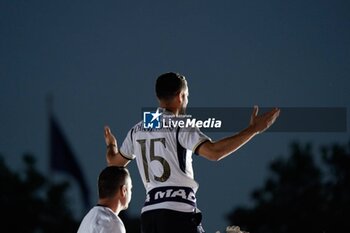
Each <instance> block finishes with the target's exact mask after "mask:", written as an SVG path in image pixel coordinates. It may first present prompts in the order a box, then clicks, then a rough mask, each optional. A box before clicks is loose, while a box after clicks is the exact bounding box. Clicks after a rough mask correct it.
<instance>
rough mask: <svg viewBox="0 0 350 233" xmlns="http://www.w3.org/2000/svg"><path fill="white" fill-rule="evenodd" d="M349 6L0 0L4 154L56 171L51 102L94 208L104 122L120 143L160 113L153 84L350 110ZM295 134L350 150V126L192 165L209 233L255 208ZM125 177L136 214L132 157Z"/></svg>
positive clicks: (217, 101) (269, 139) (222, 100)
mask: <svg viewBox="0 0 350 233" xmlns="http://www.w3.org/2000/svg"><path fill="white" fill-rule="evenodd" d="M349 12H350V4H349V1H347V0H328V1H326V0H320V1H310V0H296V1H256V0H254V1H231V0H230V1H229V0H227V1H194V0H188V1H177V2H174V1H152V2H149V1H127V2H124V1H116V0H114V1H75V0H73V1H72V0H70V1H67V0H64V1H24V0H22V1H20V0H18V1H6V0H1V1H0V29H1V30H0V32H1V36H0V79H1V85H0V109H1V115H0V127H1V130H0V153H1V154H3V155H4V156H5V158H6V161H7V162H8V163H9V164H11V166H13V167H14V168H16V169H19V170H20V169H22V167H21V166H20V165H19V164H20V157H21V156H22V154H23V153H24V152H31V153H33V154H34V155H36V156H37V157H38V159H39V161H38V163H39V166H40V168H41V169H42V170H43V171H44V172H47V171H48V166H47V163H48V118H47V108H46V102H45V98H46V96H47V95H48V94H49V93H50V94H52V95H53V96H54V106H53V112H54V114H55V116H56V117H57V118H58V120H59V122H60V124H61V126H62V128H63V130H64V132H65V134H66V135H67V137H68V140H69V141H70V142H71V145H72V147H73V149H74V151H75V152H76V155H77V157H78V160H79V162H80V164H81V166H82V169H83V170H84V172H85V174H86V178H87V180H88V181H89V184H90V187H91V191H92V193H93V194H94V195H93V200H92V201H94V200H96V198H97V197H96V194H95V183H96V176H97V174H98V173H99V171H100V170H101V169H102V168H103V166H104V165H105V160H104V154H105V145H104V139H103V126H104V125H105V124H109V125H110V126H111V127H112V130H113V131H114V132H115V133H116V135H117V137H118V140H119V143H121V142H122V140H123V139H124V137H125V134H126V133H127V131H128V129H129V128H130V127H131V126H132V125H133V124H134V123H136V122H137V121H138V120H140V117H141V115H140V112H141V108H142V107H149V106H156V105H157V101H156V99H155V95H154V81H155V79H156V77H157V76H158V75H159V74H161V73H163V72H167V71H177V72H180V73H182V74H184V75H185V76H186V78H187V80H188V83H189V88H190V104H189V106H191V107H250V106H253V105H254V104H258V105H260V106H266V107H269V106H280V107H346V108H349V105H350V104H349V100H350V88H349V86H350V85H349V84H350V82H349V77H350V65H349V64H350V30H349V28H350V14H349ZM281 117H283V113H282V115H281ZM317 117H322V116H317ZM348 120H349V117H348ZM247 122H248V119H247ZM226 135H228V133H222V134H211V135H210V136H212V138H213V139H216V138H218V137H221V136H226ZM292 140H299V141H301V142H312V143H314V147H315V148H314V149H315V151H317V146H318V145H319V144H322V143H323V144H325V143H326V144H329V143H332V142H336V141H337V142H347V141H348V140H349V130H348V131H347V132H346V133H288V132H285V133H266V134H264V135H260V136H258V137H257V138H255V139H254V140H253V141H252V142H250V143H249V144H248V145H247V146H245V147H244V148H242V149H241V150H240V151H238V152H237V153H236V155H235V156H232V157H229V158H227V159H225V160H223V161H221V162H218V163H213V162H209V161H205V160H204V159H202V158H194V168H195V176H196V179H197V180H198V181H199V183H200V189H199V192H198V199H199V207H200V208H201V209H202V210H203V212H204V213H205V216H204V225H205V226H206V229H207V231H208V232H215V230H218V229H223V228H224V227H225V226H226V224H227V223H226V222H225V221H224V218H223V215H224V214H227V213H228V212H229V211H230V210H231V209H232V208H234V207H236V206H237V205H240V204H251V202H250V199H249V193H250V191H251V190H252V189H253V188H255V187H257V186H258V185H260V184H261V182H262V181H263V180H264V178H265V177H266V175H267V174H268V173H267V164H268V163H269V162H271V161H272V160H273V159H275V158H276V157H278V156H280V155H282V154H283V155H286V154H287V152H288V149H289V144H290V142H291V141H292ZM130 169H131V172H132V175H133V178H134V196H133V202H132V204H131V206H130V211H131V212H132V213H134V214H138V213H139V209H140V208H141V205H142V202H143V199H144V188H143V186H142V184H141V183H140V179H139V176H138V173H137V170H136V163H133V164H131V166H130ZM76 196H77V195H72V198H73V199H74V198H77V197H76Z"/></svg>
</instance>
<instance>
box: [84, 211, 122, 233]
mask: <svg viewBox="0 0 350 233" xmlns="http://www.w3.org/2000/svg"><path fill="white" fill-rule="evenodd" d="M125 232H126V231H125V227H124V224H123V222H122V220H121V219H120V218H119V217H118V216H117V215H116V214H115V213H114V212H113V211H112V210H111V209H110V208H108V207H103V206H94V207H93V208H92V209H91V210H90V211H89V212H88V213H87V214H86V215H85V217H84V218H83V220H82V221H81V223H80V226H79V229H78V233H125Z"/></svg>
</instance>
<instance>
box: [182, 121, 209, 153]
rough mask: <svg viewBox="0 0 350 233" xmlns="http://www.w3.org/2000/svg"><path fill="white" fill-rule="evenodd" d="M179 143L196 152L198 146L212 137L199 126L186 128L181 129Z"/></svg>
mask: <svg viewBox="0 0 350 233" xmlns="http://www.w3.org/2000/svg"><path fill="white" fill-rule="evenodd" d="M178 140H179V143H180V144H181V145H182V146H183V147H184V148H186V149H188V150H191V151H192V152H193V153H194V152H196V149H197V148H198V146H200V145H201V144H202V143H204V142H206V141H211V139H210V138H209V137H208V136H207V135H205V134H204V133H203V132H202V131H200V130H199V129H198V128H197V127H191V128H184V129H180V131H179V138H178Z"/></svg>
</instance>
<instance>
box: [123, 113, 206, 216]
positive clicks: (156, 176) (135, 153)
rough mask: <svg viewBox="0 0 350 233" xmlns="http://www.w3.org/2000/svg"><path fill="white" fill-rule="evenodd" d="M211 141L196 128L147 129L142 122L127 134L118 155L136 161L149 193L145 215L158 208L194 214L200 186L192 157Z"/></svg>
mask: <svg viewBox="0 0 350 233" xmlns="http://www.w3.org/2000/svg"><path fill="white" fill-rule="evenodd" d="M163 114H171V113H169V112H164V113H163ZM208 140H210V138H209V137H207V136H206V135H205V134H203V133H202V132H201V131H200V130H199V129H198V128H197V127H190V128H180V127H168V128H160V129H147V128H144V127H143V121H141V122H139V123H138V124H136V125H135V126H134V127H133V128H132V129H131V130H130V131H129V132H128V134H127V137H126V138H125V140H124V142H123V144H122V145H121V147H120V149H119V152H120V154H122V156H123V157H125V158H127V159H130V160H132V159H135V158H136V162H137V166H138V170H139V172H140V175H141V178H142V181H143V184H144V186H145V189H146V192H147V197H146V201H145V205H144V207H143V209H142V212H143V211H147V210H152V209H159V208H163V209H164V208H165V209H173V210H177V211H183V212H191V211H193V209H194V208H195V207H196V197H195V193H196V191H197V189H198V183H197V182H196V181H195V180H194V174H193V167H192V154H193V152H195V150H196V148H197V147H198V146H199V145H200V144H202V143H203V142H205V141H208Z"/></svg>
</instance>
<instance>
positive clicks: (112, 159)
mask: <svg viewBox="0 0 350 233" xmlns="http://www.w3.org/2000/svg"><path fill="white" fill-rule="evenodd" d="M104 135H105V141H106V145H107V154H106V159H107V164H108V166H112V165H114V166H120V167H124V166H126V165H127V164H128V163H129V162H130V160H128V159H126V158H124V157H123V156H122V155H121V154H120V153H119V150H118V144H117V140H116V139H115V137H114V135H113V134H112V132H111V129H110V128H109V127H108V126H106V127H105V132H104Z"/></svg>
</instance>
